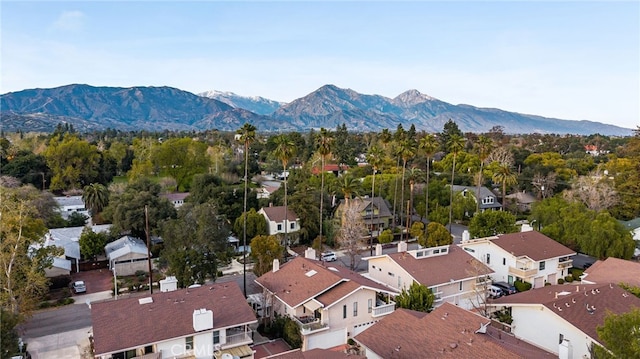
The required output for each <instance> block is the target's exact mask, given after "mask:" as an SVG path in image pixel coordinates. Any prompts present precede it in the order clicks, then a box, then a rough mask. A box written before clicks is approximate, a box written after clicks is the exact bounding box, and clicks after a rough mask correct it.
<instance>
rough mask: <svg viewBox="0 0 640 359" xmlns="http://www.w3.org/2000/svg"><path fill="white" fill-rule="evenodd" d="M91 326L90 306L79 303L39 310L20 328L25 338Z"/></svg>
mask: <svg viewBox="0 0 640 359" xmlns="http://www.w3.org/2000/svg"><path fill="white" fill-rule="evenodd" d="M90 326H91V311H90V310H89V306H88V305H86V304H84V303H77V304H71V305H66V306H63V307H59V308H55V309H49V310H45V311H41V312H37V313H35V314H34V315H33V316H32V317H31V318H30V319H29V321H27V322H26V323H25V324H24V325H22V326H21V327H20V330H21V335H22V337H23V338H38V337H43V336H46V335H51V334H57V333H64V332H69V331H72V330H76V329H82V328H87V327H90Z"/></svg>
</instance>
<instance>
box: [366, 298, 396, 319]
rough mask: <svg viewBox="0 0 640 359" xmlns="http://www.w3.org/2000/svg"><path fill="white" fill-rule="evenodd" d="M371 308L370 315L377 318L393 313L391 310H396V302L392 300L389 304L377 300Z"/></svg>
mask: <svg viewBox="0 0 640 359" xmlns="http://www.w3.org/2000/svg"><path fill="white" fill-rule="evenodd" d="M372 309H373V310H372V311H371V316H372V317H374V318H377V317H381V316H383V315H387V314H391V313H393V311H394V310H396V303H395V302H392V301H390V302H389V304H386V303H385V302H378V303H376V306H375V307H373V308H372Z"/></svg>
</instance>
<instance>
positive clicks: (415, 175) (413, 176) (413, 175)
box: [407, 167, 426, 240]
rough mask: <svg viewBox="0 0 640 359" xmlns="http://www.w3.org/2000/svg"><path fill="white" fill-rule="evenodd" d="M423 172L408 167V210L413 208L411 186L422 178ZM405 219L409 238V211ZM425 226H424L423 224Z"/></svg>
mask: <svg viewBox="0 0 640 359" xmlns="http://www.w3.org/2000/svg"><path fill="white" fill-rule="evenodd" d="M423 174H424V173H423V172H422V170H421V169H419V168H417V167H411V168H410V169H409V175H408V176H407V178H408V179H409V211H411V209H412V208H413V188H414V186H415V184H416V181H418V180H420V179H422V175H423ZM408 217H409V218H408V219H407V240H409V229H410V228H411V212H409V213H408ZM425 227H426V226H425Z"/></svg>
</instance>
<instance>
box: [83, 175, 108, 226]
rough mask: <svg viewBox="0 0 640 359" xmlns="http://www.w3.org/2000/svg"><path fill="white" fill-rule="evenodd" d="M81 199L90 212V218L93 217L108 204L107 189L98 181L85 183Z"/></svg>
mask: <svg viewBox="0 0 640 359" xmlns="http://www.w3.org/2000/svg"><path fill="white" fill-rule="evenodd" d="M82 201H83V202H84V204H85V206H86V207H87V209H89V211H90V212H91V218H95V216H96V215H97V214H98V213H100V212H102V210H103V209H104V208H105V207H106V206H107V205H108V204H109V190H108V189H107V187H105V186H104V185H102V184H100V183H92V184H90V185H87V186H85V187H84V189H83V191H82Z"/></svg>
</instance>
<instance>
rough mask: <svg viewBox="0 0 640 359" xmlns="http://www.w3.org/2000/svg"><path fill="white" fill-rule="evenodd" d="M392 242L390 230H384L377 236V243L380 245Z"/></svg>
mask: <svg viewBox="0 0 640 359" xmlns="http://www.w3.org/2000/svg"><path fill="white" fill-rule="evenodd" d="M392 241H393V232H391V230H390V229H385V230H384V231H382V232H381V233H380V235H379V236H378V242H379V243H382V244H386V243H391V242H392Z"/></svg>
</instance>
